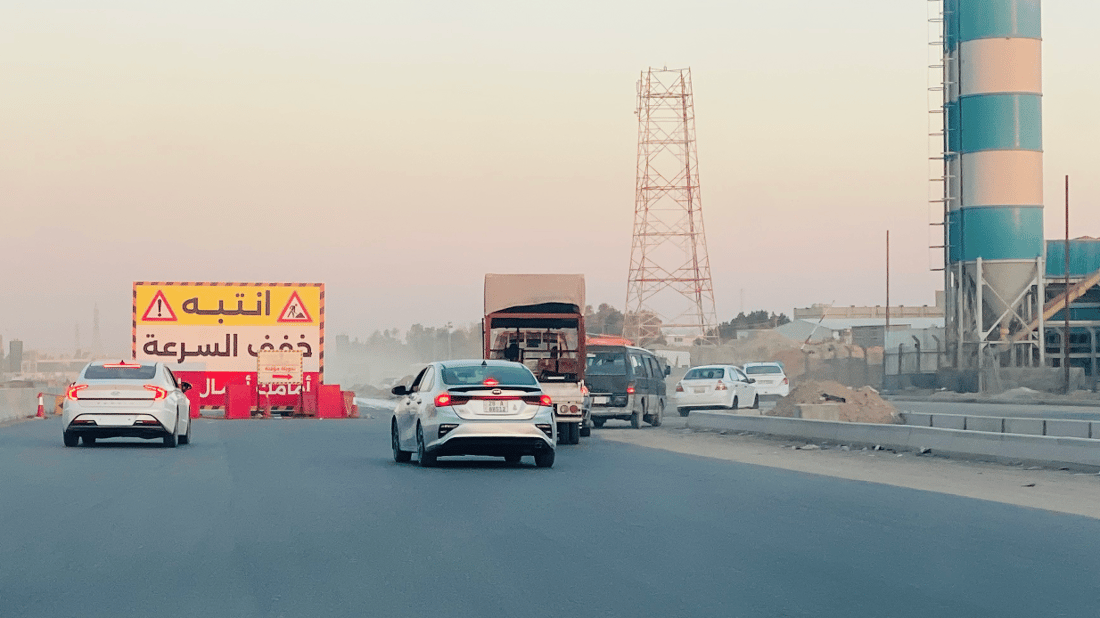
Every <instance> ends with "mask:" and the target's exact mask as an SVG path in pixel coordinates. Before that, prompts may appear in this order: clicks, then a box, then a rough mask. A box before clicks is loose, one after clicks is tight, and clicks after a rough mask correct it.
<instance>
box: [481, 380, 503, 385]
mask: <svg viewBox="0 0 1100 618" xmlns="http://www.w3.org/2000/svg"><path fill="white" fill-rule="evenodd" d="M482 384H484V385H485V386H497V385H498V384H500V382H499V381H497V379H496V378H485V381H484V382H482Z"/></svg>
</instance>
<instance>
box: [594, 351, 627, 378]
mask: <svg viewBox="0 0 1100 618" xmlns="http://www.w3.org/2000/svg"><path fill="white" fill-rule="evenodd" d="M585 372H586V373H587V374H588V375H590V376H625V375H626V354H624V353H622V352H621V351H613V352H590V353H589V354H588V360H587V367H586V368H585Z"/></svg>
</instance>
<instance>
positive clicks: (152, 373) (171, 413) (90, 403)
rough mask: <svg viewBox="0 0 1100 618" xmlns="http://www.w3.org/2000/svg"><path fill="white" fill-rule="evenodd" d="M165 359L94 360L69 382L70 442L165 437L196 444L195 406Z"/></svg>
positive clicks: (65, 413) (171, 443) (65, 416)
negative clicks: (159, 361)
mask: <svg viewBox="0 0 1100 618" xmlns="http://www.w3.org/2000/svg"><path fill="white" fill-rule="evenodd" d="M190 388H191V385H190V384H188V383H187V382H180V381H178V380H176V376H175V375H173V374H172V370H170V369H168V367H166V366H165V365H164V363H150V362H141V361H118V362H111V361H106V362H104V361H95V362H91V363H88V365H87V366H86V367H84V369H83V370H81V372H80V376H79V377H78V378H77V379H76V382H73V384H72V385H71V386H69V389H68V391H67V392H66V393H65V403H64V404H63V406H62V417H61V418H62V421H63V422H64V433H63V434H62V437H63V438H64V441H65V446H76V445H77V442H79V441H80V440H84V445H85V446H91V445H93V444H95V441H96V440H97V439H99V438H142V439H145V440H151V439H155V438H160V439H162V440H164V446H167V447H175V446H176V444H190V442H191V414H190V411H191V405H190V403H189V402H188V400H187V395H185V394H184V392H185V391H187V390H189V389H190Z"/></svg>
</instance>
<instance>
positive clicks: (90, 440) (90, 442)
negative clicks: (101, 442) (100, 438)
mask: <svg viewBox="0 0 1100 618" xmlns="http://www.w3.org/2000/svg"><path fill="white" fill-rule="evenodd" d="M80 439H81V440H83V441H84V446H95V436H84V437H82V438H80Z"/></svg>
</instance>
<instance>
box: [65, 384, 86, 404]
mask: <svg viewBox="0 0 1100 618" xmlns="http://www.w3.org/2000/svg"><path fill="white" fill-rule="evenodd" d="M86 388H88V385H87V384H73V385H72V386H70V387H69V390H67V391H65V396H66V397H68V398H69V399H71V400H73V401H76V400H77V396H76V394H77V393H79V392H80V391H82V390H84V389H86Z"/></svg>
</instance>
